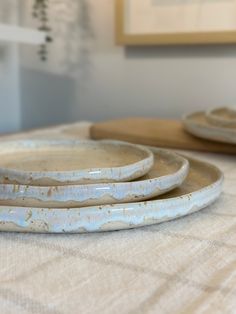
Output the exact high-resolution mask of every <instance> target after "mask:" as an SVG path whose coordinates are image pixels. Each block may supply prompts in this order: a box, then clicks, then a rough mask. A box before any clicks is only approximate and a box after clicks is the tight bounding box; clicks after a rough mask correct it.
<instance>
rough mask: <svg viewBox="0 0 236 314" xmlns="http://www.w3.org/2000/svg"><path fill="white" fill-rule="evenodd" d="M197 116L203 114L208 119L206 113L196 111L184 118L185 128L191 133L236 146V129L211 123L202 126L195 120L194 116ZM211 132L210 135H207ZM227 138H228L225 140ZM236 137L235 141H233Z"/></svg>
mask: <svg viewBox="0 0 236 314" xmlns="http://www.w3.org/2000/svg"><path fill="white" fill-rule="evenodd" d="M196 114H203V115H204V116H205V117H206V112H205V111H196V112H192V113H189V114H186V115H184V116H183V118H182V121H183V126H184V128H185V130H186V131H188V132H189V133H191V134H193V135H195V136H197V137H200V138H204V139H207V140H213V141H216V142H223V143H228V144H236V129H235V130H234V129H232V128H226V127H219V126H216V125H212V124H210V123H207V124H202V123H199V122H197V121H194V120H193V116H194V115H196ZM206 132H210V134H208V133H207V134H206ZM225 137H226V138H225ZM232 137H234V138H235V139H232Z"/></svg>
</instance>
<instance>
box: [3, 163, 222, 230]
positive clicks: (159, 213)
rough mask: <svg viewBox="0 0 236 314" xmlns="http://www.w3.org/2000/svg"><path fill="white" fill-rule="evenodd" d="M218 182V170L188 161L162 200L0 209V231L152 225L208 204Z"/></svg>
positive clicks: (216, 194) (215, 195)
mask: <svg viewBox="0 0 236 314" xmlns="http://www.w3.org/2000/svg"><path fill="white" fill-rule="evenodd" d="M222 183H223V175H222V173H221V172H220V170H219V169H218V168H216V167H214V166H212V165H211V164H208V163H205V162H201V161H197V160H193V159H191V160H190V171H189V174H188V177H187V179H186V180H185V181H184V183H183V185H181V187H179V188H177V189H175V190H173V191H172V192H170V193H169V194H167V195H164V196H163V199H153V200H151V201H146V202H136V203H126V204H116V205H103V206H92V207H82V208H72V209H50V208H27V207H9V206H1V207H0V230H1V231H20V232H46V233H62V232H65V233H83V232H97V231H109V230H120V229H129V228H135V227H140V226H145V225H151V224H156V223H160V222H163V221H168V220H172V219H175V218H179V217H182V216H185V215H188V214H191V213H193V212H196V211H198V210H200V209H202V208H204V207H206V206H208V205H210V204H211V203H212V202H214V201H215V200H216V199H217V198H218V197H219V196H220V193H221V191H222Z"/></svg>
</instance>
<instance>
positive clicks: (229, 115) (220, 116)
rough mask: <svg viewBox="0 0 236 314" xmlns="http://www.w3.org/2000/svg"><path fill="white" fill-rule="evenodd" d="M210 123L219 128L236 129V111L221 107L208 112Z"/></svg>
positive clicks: (207, 116)
mask: <svg viewBox="0 0 236 314" xmlns="http://www.w3.org/2000/svg"><path fill="white" fill-rule="evenodd" d="M206 118H207V120H208V122H210V123H211V124H213V125H216V126H219V127H226V128H236V109H235V108H230V107H220V108H215V109H211V110H209V111H207V113H206Z"/></svg>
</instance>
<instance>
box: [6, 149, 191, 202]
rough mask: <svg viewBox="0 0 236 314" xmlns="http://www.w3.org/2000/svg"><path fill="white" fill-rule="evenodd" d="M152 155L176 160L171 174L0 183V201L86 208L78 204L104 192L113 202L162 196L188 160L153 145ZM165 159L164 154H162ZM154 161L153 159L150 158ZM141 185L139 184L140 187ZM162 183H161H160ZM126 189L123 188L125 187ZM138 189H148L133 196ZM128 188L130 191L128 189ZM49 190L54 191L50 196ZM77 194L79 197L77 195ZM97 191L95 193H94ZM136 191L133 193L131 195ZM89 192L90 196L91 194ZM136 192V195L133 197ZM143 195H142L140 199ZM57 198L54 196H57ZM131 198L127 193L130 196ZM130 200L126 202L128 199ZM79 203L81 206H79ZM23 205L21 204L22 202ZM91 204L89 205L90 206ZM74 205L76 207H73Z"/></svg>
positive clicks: (175, 183) (174, 183)
mask: <svg viewBox="0 0 236 314" xmlns="http://www.w3.org/2000/svg"><path fill="white" fill-rule="evenodd" d="M153 152H154V154H157V161H156V162H157V163H158V156H160V155H161V154H162V155H163V154H164V155H165V156H166V155H170V156H171V158H174V160H175V161H178V162H179V167H178V170H176V171H175V172H173V173H170V174H167V175H162V176H158V175H157V176H156V177H155V178H151V179H142V180H140V179H141V178H140V179H137V181H131V182H115V183H91V184H80V185H64V186H63V185H61V186H35V185H33V186H29V185H20V184H1V183H0V200H1V202H4V201H7V200H9V199H10V200H11V201H17V199H21V198H23V199H24V200H26V199H31V200H32V199H33V200H37V201H40V202H42V204H41V205H38V206H37V207H42V206H48V205H47V204H43V203H46V202H47V203H49V202H50V201H51V202H58V203H59V202H61V205H55V206H56V207H59V208H63V207H67V206H66V205H65V203H66V202H77V203H78V205H77V206H81V207H82V206H83V207H85V206H86V207H88V206H89V205H82V203H83V202H86V201H88V200H89V199H98V201H97V202H99V198H102V197H104V196H105V195H108V194H109V196H110V197H111V198H114V199H115V201H114V203H117V202H128V201H125V200H124V199H125V198H127V197H128V196H130V195H131V194H133V195H132V198H136V201H138V199H141V197H142V196H143V199H145V198H150V197H155V196H158V195H162V194H164V193H166V192H168V191H170V190H172V189H174V188H176V187H178V186H179V185H180V184H182V182H183V181H184V179H185V178H186V176H187V174H188V171H189V162H188V160H187V159H186V158H184V157H182V156H180V155H179V154H177V153H175V152H172V151H169V150H166V149H162V148H157V149H155V151H153ZM166 158H167V157H166ZM154 163H155V161H154ZM141 185H142V187H141ZM163 185H164V186H163ZM126 188H127V189H126ZM139 188H143V190H144V191H143V193H144V192H145V190H146V189H151V190H152V191H150V192H149V193H148V192H147V193H146V195H144V194H143V195H141V194H140V196H138V195H137V190H138V189H139ZM157 189H158V190H159V193H158V192H157V191H156V192H155V194H154V190H157ZM132 190H133V191H134V192H132ZM121 192H123V193H124V194H123V195H120V196H119V193H121ZM52 193H54V195H55V196H54V198H53V195H52ZM59 193H63V195H61V196H59V197H58V194H59ZM69 193H72V194H73V195H74V194H75V193H76V194H77V195H76V196H77V199H76V196H75V195H74V196H73V197H72V196H70V195H71V194H70V195H69ZM79 193H81V196H79V195H78V194H79ZM98 193H99V196H97V195H96V194H98ZM135 193H136V194H135ZM92 194H93V195H94V197H92ZM136 195H137V197H136ZM144 196H145V198H144ZM57 197H58V198H57ZM62 197H65V199H64V200H61V198H62ZM130 197H131V196H130ZM131 201H132V200H130V201H129V202H131ZM79 203H81V205H79ZM22 206H23V205H22ZM90 206H91V205H90ZM73 207H76V206H73Z"/></svg>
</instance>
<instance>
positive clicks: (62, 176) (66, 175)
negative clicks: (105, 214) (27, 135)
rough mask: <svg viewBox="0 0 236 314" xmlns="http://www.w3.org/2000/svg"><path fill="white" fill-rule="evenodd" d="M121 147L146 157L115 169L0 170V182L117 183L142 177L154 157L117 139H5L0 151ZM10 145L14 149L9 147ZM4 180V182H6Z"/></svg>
mask: <svg viewBox="0 0 236 314" xmlns="http://www.w3.org/2000/svg"><path fill="white" fill-rule="evenodd" d="M103 143H105V144H109V145H114V146H118V145H123V146H128V147H132V148H134V149H136V150H140V151H142V152H145V153H146V157H144V158H143V159H142V160H139V161H137V162H133V163H130V164H128V165H123V166H119V167H104V168H88V169H81V170H68V171H28V170H18V169H13V168H5V167H0V182H1V183H4V182H6V181H12V182H17V183H19V184H25V185H40V184H39V183H34V182H35V181H36V180H38V181H40V180H52V181H55V185H57V184H56V183H60V184H61V183H63V184H68V185H70V184H71V183H75V182H79V181H81V183H82V181H83V180H87V181H91V182H93V181H97V182H98V181H99V180H112V181H114V182H120V181H124V180H129V179H130V180H132V179H135V178H138V177H140V176H142V175H144V174H146V173H147V172H148V171H149V170H150V168H151V167H152V166H153V162H154V156H153V153H152V152H151V151H150V150H149V149H148V148H146V147H143V146H141V145H138V144H133V143H129V142H124V141H117V140H99V141H95V140H79V139H78V140H77V139H76V140H74V139H62V140H51V139H50V140H45V139H42V140H41V139H26V140H9V141H4V142H1V143H0V148H1V149H3V148H4V146H5V147H6V148H8V149H9V148H11V149H12V148H13V147H14V146H15V147H18V146H20V145H23V146H24V145H25V147H26V148H27V147H29V148H30V147H35V148H36V147H40V146H41V147H43V146H44V147H47V146H54V145H55V146H57V145H58V146H60V145H61V146H63V145H67V146H75V145H81V144H82V145H99V144H103ZM13 145H14V146H13ZM7 179H8V180H7Z"/></svg>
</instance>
